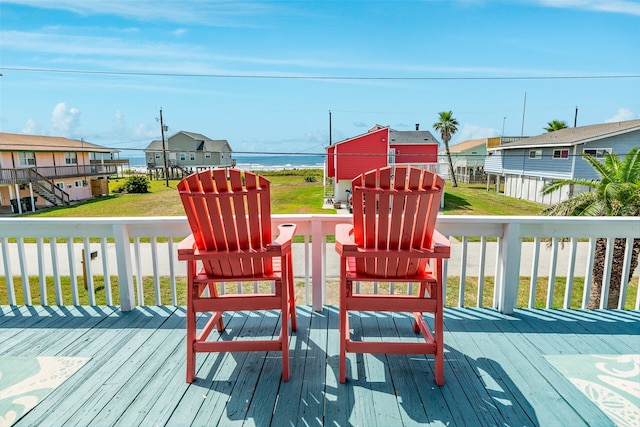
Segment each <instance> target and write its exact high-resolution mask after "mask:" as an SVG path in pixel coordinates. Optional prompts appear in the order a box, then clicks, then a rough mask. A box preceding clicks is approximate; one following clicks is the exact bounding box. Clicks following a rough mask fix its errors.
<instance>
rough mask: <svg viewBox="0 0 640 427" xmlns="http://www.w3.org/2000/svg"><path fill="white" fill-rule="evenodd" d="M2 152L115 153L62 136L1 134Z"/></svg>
mask: <svg viewBox="0 0 640 427" xmlns="http://www.w3.org/2000/svg"><path fill="white" fill-rule="evenodd" d="M0 151H47V152H51V151H58V152H61V151H64V152H66V151H75V152H90V153H114V152H119V151H120V150H113V149H110V148H106V147H102V146H100V145H96V144H92V143H90V142H87V141H83V140H77V139H69V138H63V137H60V136H44V135H23V134H17V133H0Z"/></svg>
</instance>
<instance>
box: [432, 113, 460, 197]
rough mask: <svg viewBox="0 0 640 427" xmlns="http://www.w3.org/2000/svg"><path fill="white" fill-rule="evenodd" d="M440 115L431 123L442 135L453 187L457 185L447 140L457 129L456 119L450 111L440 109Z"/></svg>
mask: <svg viewBox="0 0 640 427" xmlns="http://www.w3.org/2000/svg"><path fill="white" fill-rule="evenodd" d="M438 114H439V116H440V121H439V122H436V123H434V124H433V128H434V129H435V130H437V131H440V136H441V137H442V141H443V142H444V148H445V149H446V151H447V159H448V160H449V175H450V176H451V185H453V186H454V187H457V186H458V181H457V180H456V174H455V172H454V170H453V162H452V161H451V151H449V141H451V136H452V135H453V134H454V133H456V132H457V131H458V125H459V123H458V120H456V119H455V118H454V117H453V112H451V111H441V112H440V113H438Z"/></svg>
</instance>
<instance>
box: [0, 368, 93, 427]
mask: <svg viewBox="0 0 640 427" xmlns="http://www.w3.org/2000/svg"><path fill="white" fill-rule="evenodd" d="M89 359H90V358H89V357H0V427H8V426H11V425H13V424H14V423H15V422H16V421H18V420H19V419H20V418H22V417H23V416H24V415H25V414H26V413H27V412H29V411H30V410H31V409H33V408H34V407H35V406H36V405H37V404H38V403H40V402H41V401H42V400H43V399H44V398H45V397H47V395H48V394H49V393H51V392H52V391H53V390H55V389H56V387H58V386H59V385H61V384H62V383H63V382H65V380H66V379H67V378H69V377H70V376H71V375H73V374H74V373H75V372H76V371H78V369H80V368H81V367H82V366H83V365H84V364H85V363H86V362H87V361H88V360H89Z"/></svg>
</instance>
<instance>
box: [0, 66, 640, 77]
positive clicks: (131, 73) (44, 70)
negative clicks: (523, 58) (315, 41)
mask: <svg viewBox="0 0 640 427" xmlns="http://www.w3.org/2000/svg"><path fill="white" fill-rule="evenodd" d="M0 70H6V71H26V72H34V73H60V74H92V75H107V76H143V77H192V78H213V79H272V80H580V79H637V78H640V74H627V75H624V74H617V75H604V74H601V75H583V76H487V77H479V76H476V77H473V76H470V77H452V76H439V77H426V76H408V77H399V76H388V77H382V76H313V75H311V76H306V75H281V76H278V75H268V74H206V73H203V74H194V73H151V72H138V71H104V70H102V71H100V70H98V71H92V70H65V69H54V68H23V67H0Z"/></svg>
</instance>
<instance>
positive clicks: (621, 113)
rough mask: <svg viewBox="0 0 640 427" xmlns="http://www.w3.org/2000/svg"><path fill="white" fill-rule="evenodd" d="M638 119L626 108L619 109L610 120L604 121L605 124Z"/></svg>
mask: <svg viewBox="0 0 640 427" xmlns="http://www.w3.org/2000/svg"><path fill="white" fill-rule="evenodd" d="M636 118H638V116H636V115H635V114H634V113H633V111H631V110H627V109H626V108H619V109H618V112H617V113H616V114H615V115H614V116H613V117H611V118H608V119H606V120H605V121H604V122H605V123H613V122H624V121H625V120H634V119H636Z"/></svg>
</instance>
